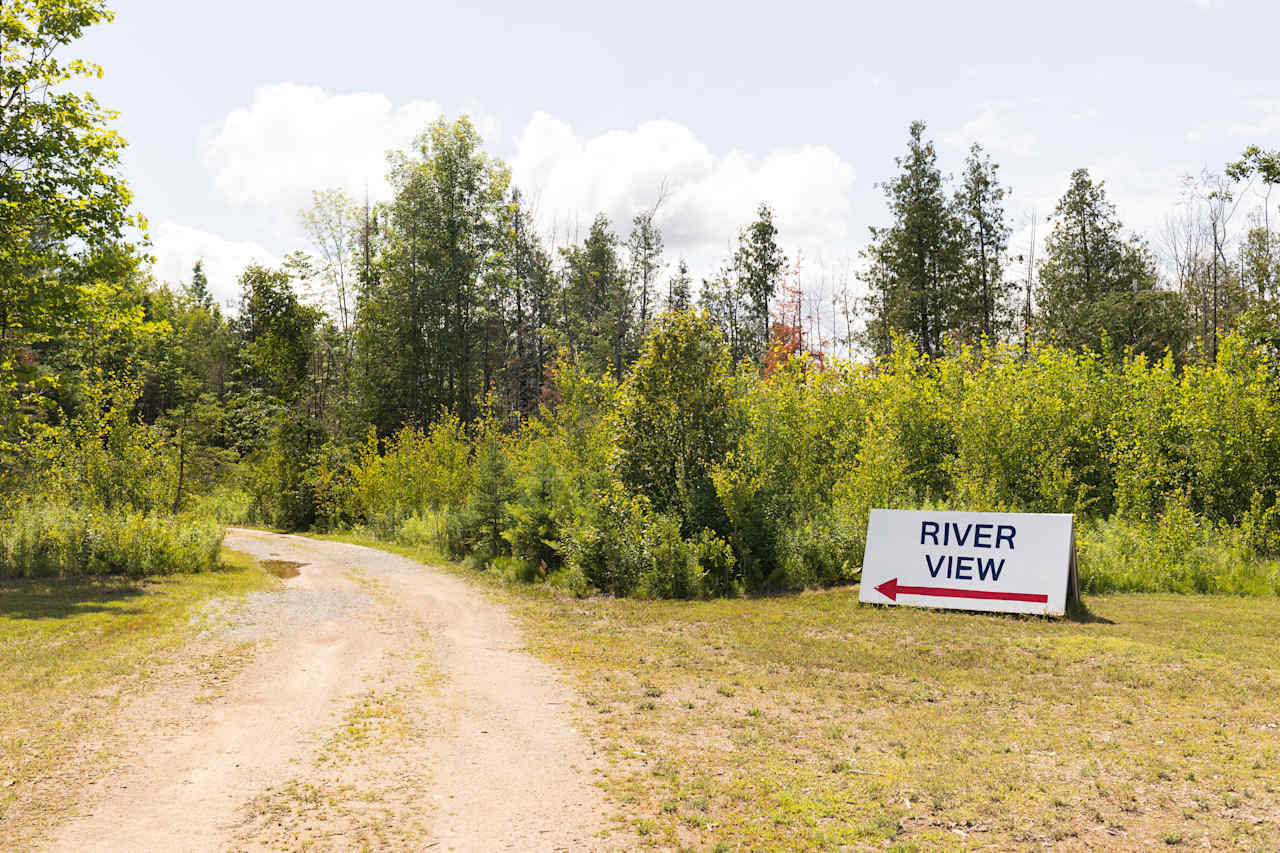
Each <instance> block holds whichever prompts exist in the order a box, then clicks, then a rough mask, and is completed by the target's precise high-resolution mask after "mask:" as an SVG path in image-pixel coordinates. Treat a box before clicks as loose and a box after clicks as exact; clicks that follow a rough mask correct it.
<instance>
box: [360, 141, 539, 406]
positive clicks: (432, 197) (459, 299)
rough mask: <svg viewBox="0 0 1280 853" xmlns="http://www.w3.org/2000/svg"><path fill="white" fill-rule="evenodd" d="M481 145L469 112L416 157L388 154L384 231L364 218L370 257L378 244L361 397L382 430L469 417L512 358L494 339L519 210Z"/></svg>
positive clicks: (364, 327) (366, 295) (368, 276)
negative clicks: (449, 414) (389, 190)
mask: <svg viewBox="0 0 1280 853" xmlns="http://www.w3.org/2000/svg"><path fill="white" fill-rule="evenodd" d="M480 141H481V140H480V136H479V134H478V133H476V130H475V128H474V127H473V126H472V124H471V122H470V121H469V120H468V119H467V118H466V117H465V116H464V117H463V118H461V119H459V120H458V121H456V122H452V123H450V122H447V121H445V120H443V119H441V120H440V121H437V122H435V123H434V124H432V125H431V126H430V127H428V128H427V130H426V132H425V133H423V134H422V135H421V136H419V137H418V139H417V140H416V151H415V152H414V153H413V154H405V153H397V154H394V155H392V157H391V169H390V175H389V178H390V182H391V185H392V187H393V188H394V189H395V198H394V200H393V201H392V202H391V203H390V204H389V205H387V208H386V210H385V211H383V212H381V213H380V214H379V215H380V218H381V219H382V221H383V222H384V223H385V224H384V229H385V230H383V231H382V232H381V233H377V234H376V235H372V236H371V234H370V232H371V231H372V228H371V226H370V220H371V217H370V216H369V215H366V217H365V225H364V226H363V227H362V231H361V238H360V239H361V243H362V253H365V252H368V251H369V249H368V248H367V246H368V244H369V243H370V242H376V243H377V244H378V246H379V247H380V251H379V252H378V255H377V257H376V260H375V261H374V266H375V267H376V269H374V270H372V271H371V272H370V273H362V274H361V279H362V282H361V289H362V294H361V307H360V310H361V320H362V322H361V328H360V330H359V334H358V336H357V337H358V346H359V350H360V362H361V368H362V369H361V374H362V375H361V385H362V389H363V390H362V397H363V399H364V400H365V408H366V412H367V414H368V417H369V419H370V420H372V421H373V422H374V423H376V424H377V425H378V427H379V429H381V430H383V431H391V430H394V429H395V428H397V427H398V426H399V425H400V424H401V423H403V422H405V421H417V422H419V423H430V422H431V421H433V420H434V419H435V418H436V417H438V415H439V413H440V411H441V410H442V408H443V409H451V410H453V411H455V412H457V413H458V415H459V416H460V417H461V418H462V419H463V420H464V421H470V420H472V419H473V418H474V416H475V412H476V410H475V400H476V399H477V397H478V396H480V395H481V394H482V393H483V391H484V386H485V385H487V384H488V383H489V382H490V381H491V380H492V377H493V376H494V375H495V374H496V372H497V365H498V364H499V363H500V361H501V359H502V358H503V357H505V347H504V346H503V345H502V344H501V342H495V341H494V339H493V338H494V336H495V335H500V334H501V333H502V328H501V324H500V323H499V322H496V311H497V306H498V304H499V302H500V298H501V297H500V294H499V293H498V292H497V291H498V290H499V289H500V287H501V286H502V282H503V280H504V279H503V275H502V273H503V272H504V269H505V265H506V264H507V258H506V255H505V250H506V249H507V247H508V246H509V241H510V233H511V229H512V223H511V218H512V216H513V215H514V206H513V205H512V203H511V196H510V174H509V172H508V170H507V168H506V167H505V166H504V165H503V164H502V163H501V162H498V161H494V160H492V159H491V158H490V157H488V156H487V155H486V154H484V153H483V152H482V151H481V150H480ZM364 266H366V267H367V266H369V264H368V262H365V263H364Z"/></svg>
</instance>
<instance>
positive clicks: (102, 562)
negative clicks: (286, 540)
mask: <svg viewBox="0 0 1280 853" xmlns="http://www.w3.org/2000/svg"><path fill="white" fill-rule="evenodd" d="M222 536H223V534H222V529H221V528H220V527H219V526H218V525H217V524H215V523H213V522H211V521H209V520H207V519H201V518H198V517H195V516H174V517H166V518H157V517H154V516H147V515H143V514H142V513H138V512H133V511H129V510H121V511H116V512H110V511H106V510H101V509H98V510H89V509H82V508H77V507H74V506H71V505H68V504H65V503H47V502H38V501H33V502H22V503H19V504H18V505H16V506H15V507H13V508H12V510H11V512H10V514H9V515H8V517H7V518H5V519H4V520H2V521H0V573H2V574H5V575H12V576H17V577H29V578H30V577H66V576H75V575H128V576H130V577H144V576H147V575H167V574H174V573H179V572H201V571H208V570H210V569H213V568H214V567H215V566H216V565H217V563H218V549H219V547H220V546H221V544H222Z"/></svg>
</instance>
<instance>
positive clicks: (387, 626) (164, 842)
mask: <svg viewBox="0 0 1280 853" xmlns="http://www.w3.org/2000/svg"><path fill="white" fill-rule="evenodd" d="M226 546H227V547H229V548H234V549H236V550H239V551H244V552H247V553H250V554H253V555H254V556H256V557H258V558H260V559H264V560H266V559H274V560H283V561H292V562H296V563H298V564H300V565H299V566H298V574H297V576H296V577H292V578H288V579H287V580H284V581H283V582H282V589H281V590H279V591H276V592H269V593H261V594H255V595H252V596H249V597H248V598H247V599H246V600H244V601H243V602H242V603H240V604H239V605H238V606H234V607H232V606H228V605H227V604H226V603H221V604H218V603H215V604H212V605H210V606H209V607H208V608H207V609H206V611H205V612H204V613H202V614H200V616H199V620H200V623H201V625H202V629H203V633H202V636H201V641H200V642H201V643H203V644H204V645H205V646H208V645H209V644H214V645H215V646H216V647H217V648H219V649H225V652H224V653H223V654H225V655H226V656H227V659H228V660H231V659H233V658H234V660H235V661H236V664H235V666H230V665H228V668H227V674H225V675H224V676H222V677H219V678H218V679H215V680H214V681H213V682H212V683H211V681H210V679H209V678H208V677H202V674H201V672H198V671H196V670H195V669H194V668H193V669H192V671H190V672H183V671H182V670H181V668H180V667H179V668H178V669H177V670H176V671H175V675H174V676H173V677H172V678H169V679H166V681H165V683H164V684H163V685H162V686H160V687H159V688H157V689H156V690H154V691H153V692H151V693H148V694H147V695H144V696H140V697H138V698H137V699H136V700H135V701H133V702H132V703H130V704H129V706H128V707H127V709H126V710H125V711H123V712H122V716H121V720H120V723H119V725H120V726H121V727H122V729H123V730H125V731H129V732H137V733H138V736H137V737H136V738H135V740H134V748H133V749H132V750H131V751H130V752H129V754H128V755H127V756H126V758H127V760H126V761H125V762H124V763H123V766H122V769H121V770H120V771H119V772H115V773H112V774H110V775H109V776H108V777H107V778H105V779H102V780H101V781H100V782H99V783H98V784H95V785H93V786H87V787H89V788H90V789H89V790H85V791H81V792H78V793H77V795H76V796H77V802H78V804H79V809H78V813H77V814H76V815H75V816H74V817H73V818H72V819H71V820H69V821H68V822H66V823H64V824H63V825H61V826H60V827H58V828H57V829H56V830H55V831H54V832H53V833H52V834H51V836H50V837H49V839H48V843H47V844H46V845H45V847H44V848H43V849H45V850H48V851H87V850H102V851H126V850H127V851H215V850H216V851H224V850H279V849H297V848H300V847H307V848H308V849H313V850H346V849H388V850H455V851H492V850H521V851H535V850H610V849H619V847H620V846H622V844H621V842H620V841H619V840H618V839H617V838H612V839H611V837H610V836H609V834H608V832H607V830H606V826H607V820H606V815H605V808H606V805H605V801H604V799H603V795H602V793H601V791H600V789H599V787H598V786H597V785H595V784H594V776H595V774H596V773H597V772H598V770H599V763H598V759H597V756H596V755H595V754H594V752H593V750H592V747H591V745H590V743H589V742H588V740H587V739H586V738H585V737H584V736H583V735H582V734H581V733H580V732H578V731H577V730H576V729H575V724H574V721H573V718H572V716H571V709H572V708H574V707H575V705H576V703H577V702H578V698H577V697H576V696H575V695H574V694H573V693H572V692H571V691H570V690H569V689H568V688H567V687H566V686H565V685H564V684H563V683H562V682H561V680H560V679H559V677H558V676H557V673H556V672H555V671H554V670H553V669H551V668H550V667H549V666H547V665H546V664H543V663H541V662H539V661H537V660H535V659H534V658H533V657H531V656H530V655H529V654H527V653H526V652H524V651H523V650H522V642H521V638H520V635H519V632H518V631H517V629H516V627H515V626H514V624H513V623H512V621H511V619H510V618H509V617H508V615H507V614H506V613H505V611H504V610H503V609H502V608H501V606H499V605H498V604H496V603H494V602H492V601H491V600H489V599H488V598H487V597H485V596H484V595H483V594H482V593H481V592H479V591H477V590H476V589H475V588H473V587H471V586H470V585H468V584H467V583H466V582H465V581H463V580H460V579H458V578H455V577H452V576H450V575H448V574H445V573H443V572H440V571H437V570H433V569H431V568H429V567H427V566H424V565H422V564H420V563H416V562H413V561H411V560H408V559H406V558H403V557H399V556H396V555H392V554H388V553H386V552H383V551H378V550H374V549H370V548H362V547H359V546H355V545H346V544H340V543H334V542H324V541H319V540H313V539H307V538H304V537H297V536H285V535H278V534H271V533H264V532H260V531H254V530H241V529H232V530H230V531H229V533H228V536H227V540H226ZM206 652H207V650H206Z"/></svg>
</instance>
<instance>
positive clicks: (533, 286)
mask: <svg viewBox="0 0 1280 853" xmlns="http://www.w3.org/2000/svg"><path fill="white" fill-rule="evenodd" d="M514 205H515V207H516V213H515V217H514V219H513V226H514V227H513V229H512V233H511V240H512V244H511V250H510V253H511V266H512V269H511V286H510V296H509V299H508V303H509V304H508V306H507V310H508V313H509V314H510V318H509V320H510V322H509V323H508V326H509V327H511V328H512V329H513V331H514V338H515V340H514V342H509V344H510V345H512V346H513V347H514V350H515V352H514V354H513V357H512V358H510V359H509V360H508V363H509V365H510V372H509V375H510V380H509V384H510V386H511V388H510V390H509V392H508V394H507V396H508V397H509V398H510V399H511V400H512V402H513V404H514V408H515V409H516V410H517V411H519V412H520V413H521V414H524V415H528V414H531V413H532V412H533V411H534V409H535V408H536V406H537V402H538V396H539V392H540V389H541V385H542V381H543V378H544V376H545V374H546V371H547V366H548V362H549V360H550V358H551V352H552V347H553V345H554V344H553V336H554V334H555V331H556V306H557V302H558V297H559V289H560V280H559V278H558V276H557V275H556V270H555V267H554V265H553V264H552V261H551V255H550V254H549V253H548V252H547V250H546V249H545V248H544V247H543V245H542V241H541V240H540V239H539V238H538V235H537V233H536V232H535V231H534V227H533V220H532V217H531V215H530V213H529V211H528V210H527V209H526V208H525V207H523V206H522V205H521V198H520V194H519V192H517V193H515V195H514Z"/></svg>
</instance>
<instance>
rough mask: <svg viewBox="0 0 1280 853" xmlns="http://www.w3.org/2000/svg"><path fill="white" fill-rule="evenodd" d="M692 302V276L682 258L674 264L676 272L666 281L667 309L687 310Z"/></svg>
mask: <svg viewBox="0 0 1280 853" xmlns="http://www.w3.org/2000/svg"><path fill="white" fill-rule="evenodd" d="M692 304H693V277H692V276H690V275H689V265H688V264H687V263H685V260H684V258H681V259H680V262H679V263H678V264H676V274H675V275H673V276H671V278H670V279H669V280H668V281H667V310H668V311H687V310H689V306H691V305H692Z"/></svg>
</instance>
